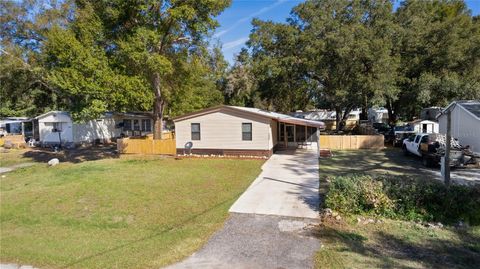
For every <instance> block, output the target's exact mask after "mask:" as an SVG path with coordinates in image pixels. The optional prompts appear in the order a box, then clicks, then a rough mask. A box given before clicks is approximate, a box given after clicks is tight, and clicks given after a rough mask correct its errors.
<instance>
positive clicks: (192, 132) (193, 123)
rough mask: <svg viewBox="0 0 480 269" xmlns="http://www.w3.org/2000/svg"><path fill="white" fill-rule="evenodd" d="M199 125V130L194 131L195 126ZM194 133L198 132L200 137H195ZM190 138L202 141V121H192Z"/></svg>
mask: <svg viewBox="0 0 480 269" xmlns="http://www.w3.org/2000/svg"><path fill="white" fill-rule="evenodd" d="M194 125H198V132H194V131H193V126H194ZM194 134H198V139H197V138H196V137H194ZM190 138H191V140H192V141H200V140H201V139H202V128H201V125H200V123H198V122H192V123H190Z"/></svg>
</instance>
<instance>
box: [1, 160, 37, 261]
mask: <svg viewBox="0 0 480 269" xmlns="http://www.w3.org/2000/svg"><path fill="white" fill-rule="evenodd" d="M32 165H35V163H20V164H16V165H12V166H10V167H0V174H3V173H8V172H12V171H14V170H15V169H19V168H24V167H29V166H32ZM0 269H1V268H0Z"/></svg>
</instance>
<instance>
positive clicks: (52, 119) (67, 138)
mask: <svg viewBox="0 0 480 269" xmlns="http://www.w3.org/2000/svg"><path fill="white" fill-rule="evenodd" d="M59 122H61V125H62V126H61V128H62V132H60V137H61V139H62V142H73V123H72V120H71V118H70V116H68V115H67V114H65V113H54V114H53V113H52V114H48V115H46V116H45V117H43V118H40V119H38V129H39V137H40V141H42V142H43V143H58V142H60V141H59V134H58V133H54V132H52V129H53V124H52V123H59Z"/></svg>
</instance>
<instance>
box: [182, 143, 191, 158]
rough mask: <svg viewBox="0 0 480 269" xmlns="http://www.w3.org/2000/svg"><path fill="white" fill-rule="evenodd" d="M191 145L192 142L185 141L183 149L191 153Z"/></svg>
mask: <svg viewBox="0 0 480 269" xmlns="http://www.w3.org/2000/svg"><path fill="white" fill-rule="evenodd" d="M192 147H193V143H192V142H187V143H185V149H186V150H187V151H188V154H192ZM185 149H184V150H183V155H185Z"/></svg>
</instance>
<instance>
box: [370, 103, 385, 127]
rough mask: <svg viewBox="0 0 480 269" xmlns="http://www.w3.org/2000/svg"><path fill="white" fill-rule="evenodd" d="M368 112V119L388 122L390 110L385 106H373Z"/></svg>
mask: <svg viewBox="0 0 480 269" xmlns="http://www.w3.org/2000/svg"><path fill="white" fill-rule="evenodd" d="M367 114H368V120H369V121H371V122H382V123H388V120H389V119H388V110H387V109H386V108H384V107H371V108H369V109H368V112H367Z"/></svg>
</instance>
